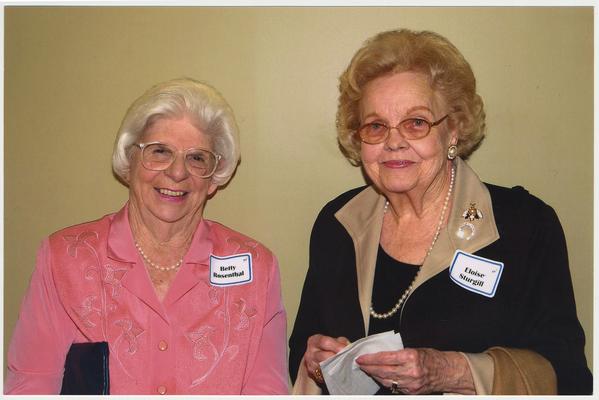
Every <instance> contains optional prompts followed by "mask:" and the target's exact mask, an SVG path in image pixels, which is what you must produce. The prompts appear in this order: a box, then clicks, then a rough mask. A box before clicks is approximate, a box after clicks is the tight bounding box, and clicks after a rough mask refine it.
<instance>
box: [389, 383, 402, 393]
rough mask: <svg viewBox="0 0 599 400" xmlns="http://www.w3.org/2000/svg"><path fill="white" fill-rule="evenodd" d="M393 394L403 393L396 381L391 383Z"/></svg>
mask: <svg viewBox="0 0 599 400" xmlns="http://www.w3.org/2000/svg"><path fill="white" fill-rule="evenodd" d="M390 389H391V393H392V394H400V393H401V389H400V388H399V383H397V382H395V381H391V387H390Z"/></svg>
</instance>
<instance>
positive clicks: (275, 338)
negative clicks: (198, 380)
mask: <svg viewBox="0 0 599 400" xmlns="http://www.w3.org/2000/svg"><path fill="white" fill-rule="evenodd" d="M271 270H272V275H271V277H270V280H269V282H268V289H267V293H266V315H265V318H264V327H263V328H262V339H261V340H260V345H259V348H258V355H257V357H256V361H255V363H254V365H253V366H252V370H251V372H250V373H249V376H248V377H247V379H246V382H247V383H246V384H245V386H244V387H243V389H242V391H241V394H261V395H264V394H289V377H288V373H287V314H286V313H285V308H284V307H283V302H282V299H281V277H280V274H279V265H278V263H277V260H276V258H275V257H274V256H273V265H272V268H271Z"/></svg>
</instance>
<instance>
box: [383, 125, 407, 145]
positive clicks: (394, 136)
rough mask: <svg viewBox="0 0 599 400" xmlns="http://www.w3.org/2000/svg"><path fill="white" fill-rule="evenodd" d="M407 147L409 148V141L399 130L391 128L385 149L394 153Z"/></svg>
mask: <svg viewBox="0 0 599 400" xmlns="http://www.w3.org/2000/svg"><path fill="white" fill-rule="evenodd" d="M405 147H408V141H407V140H406V138H405V137H404V136H403V134H402V133H401V131H400V130H399V128H398V127H396V126H393V127H391V128H389V134H388V135H387V139H386V140H385V149H387V150H391V151H393V150H399V149H401V148H405Z"/></svg>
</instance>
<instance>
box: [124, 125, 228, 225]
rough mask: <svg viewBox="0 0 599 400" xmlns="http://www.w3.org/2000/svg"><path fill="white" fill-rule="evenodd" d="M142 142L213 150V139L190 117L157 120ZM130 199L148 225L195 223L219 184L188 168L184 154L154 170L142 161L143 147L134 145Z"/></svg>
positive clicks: (130, 175) (144, 134)
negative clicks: (160, 168) (197, 175)
mask: <svg viewBox="0 0 599 400" xmlns="http://www.w3.org/2000/svg"><path fill="white" fill-rule="evenodd" d="M140 142H143V143H149V142H161V143H165V144H168V145H170V146H172V147H174V148H176V149H177V150H186V149H189V148H191V147H194V148H195V147H201V148H204V149H208V150H212V141H211V140H210V138H209V137H208V136H206V135H205V134H204V133H202V131H200V130H199V129H198V128H196V127H195V126H194V125H193V124H192V123H191V121H190V119H189V118H188V117H181V118H162V119H158V120H156V121H154V122H153V123H152V124H151V125H150V126H149V127H148V128H147V129H146V131H145V132H144V133H143V135H142V136H141V139H140ZM128 182H129V200H130V202H131V203H132V206H133V207H134V208H135V209H136V210H137V212H138V213H139V214H140V217H141V219H142V220H143V221H144V223H145V224H146V225H154V224H161V223H167V224H182V226H188V225H193V226H195V224H194V222H195V221H199V219H201V216H202V213H203V210H204V205H205V204H206V200H207V198H208V196H209V195H211V194H212V193H213V192H214V191H215V190H216V189H217V186H216V185H215V184H213V183H212V179H211V178H198V177H196V176H193V175H191V174H190V173H189V171H188V170H187V167H186V166H185V161H184V159H183V156H182V155H181V154H179V155H177V158H176V159H175V161H174V162H173V163H172V164H171V166H170V167H169V168H167V169H166V170H164V171H151V170H149V169H146V168H145V167H144V166H143V165H142V161H141V150H140V149H139V148H134V149H133V153H132V156H131V170H130V172H129V174H128Z"/></svg>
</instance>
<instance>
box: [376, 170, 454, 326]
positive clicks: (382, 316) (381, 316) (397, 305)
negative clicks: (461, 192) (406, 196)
mask: <svg viewBox="0 0 599 400" xmlns="http://www.w3.org/2000/svg"><path fill="white" fill-rule="evenodd" d="M454 180H455V168H453V167H452V168H451V180H450V181H449V190H448V191H447V196H445V203H443V209H442V210H441V218H440V219H439V223H438V224H437V230H436V231H435V235H434V236H433V241H432V243H431V245H430V247H429V248H428V250H427V252H426V255H425V256H424V260H423V261H422V265H424V261H426V259H427V257H428V256H429V254H431V251H433V247H434V246H435V243H436V242H437V238H438V237H439V233H441V226H442V225H443V220H444V219H445V211H446V210H447V205H448V204H449V198H450V197H451V192H452V191H453V182H454ZM388 208H389V201H387V202H386V203H385V208H384V209H383V215H384V214H386V213H387V209H388ZM419 274H420V268H419V269H418V272H416V275H415V276H414V279H412V282H410V286H408V288H407V289H406V290H405V291H404V292H403V294H402V295H401V297H400V298H399V300H398V301H397V303H395V305H394V306H393V308H392V309H391V310H389V311H387V312H386V313H382V314H379V313H377V312H376V311H374V307H373V306H372V303H370V307H369V310H370V316H372V317H373V318H376V319H387V318H389V317H391V316H392V315H394V314H395V313H396V312H397V311H398V310H399V309H400V308H401V305H402V304H403V303H404V301H406V299H407V298H408V294H410V292H411V291H412V286H413V285H414V282H416V279H417V278H418V275H419Z"/></svg>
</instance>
